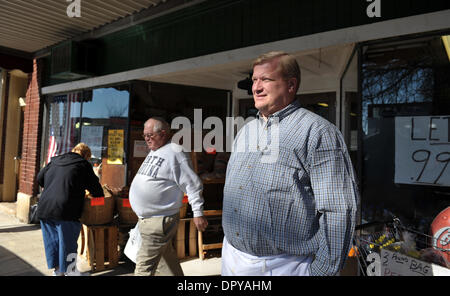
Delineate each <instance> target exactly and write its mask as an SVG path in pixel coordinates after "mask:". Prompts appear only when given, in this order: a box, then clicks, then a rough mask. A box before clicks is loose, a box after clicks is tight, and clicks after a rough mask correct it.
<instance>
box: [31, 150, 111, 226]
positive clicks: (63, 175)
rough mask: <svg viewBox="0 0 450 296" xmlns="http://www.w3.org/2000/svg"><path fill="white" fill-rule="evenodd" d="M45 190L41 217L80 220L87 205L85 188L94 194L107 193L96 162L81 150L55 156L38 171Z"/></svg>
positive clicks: (38, 177) (38, 178)
mask: <svg viewBox="0 0 450 296" xmlns="http://www.w3.org/2000/svg"><path fill="white" fill-rule="evenodd" d="M37 181H38V183H39V185H40V186H42V187H44V191H43V192H42V194H41V197H40V198H39V204H38V210H37V216H38V218H39V219H43V220H45V219H54V220H59V221H61V220H62V221H78V220H79V219H80V217H81V213H82V211H83V205H84V196H85V191H84V190H85V189H87V190H89V192H90V193H91V194H92V196H94V197H101V196H104V194H103V189H102V186H101V185H100V183H99V181H98V177H97V176H96V175H95V174H94V170H93V169H92V165H91V164H90V163H89V162H88V161H87V160H85V159H84V158H82V157H81V156H80V155H79V154H77V153H73V152H69V153H66V154H63V155H59V156H55V157H53V158H52V160H51V161H50V162H49V163H48V164H47V166H45V167H44V168H43V169H42V170H41V171H40V172H39V174H38V176H37Z"/></svg>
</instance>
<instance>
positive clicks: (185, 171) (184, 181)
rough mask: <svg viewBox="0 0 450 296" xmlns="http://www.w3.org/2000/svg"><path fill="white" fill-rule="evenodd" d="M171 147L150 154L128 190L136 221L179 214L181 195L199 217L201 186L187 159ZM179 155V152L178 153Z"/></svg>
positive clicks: (179, 147)
mask: <svg viewBox="0 0 450 296" xmlns="http://www.w3.org/2000/svg"><path fill="white" fill-rule="evenodd" d="M181 149H182V147H181V146H180V145H177V144H175V143H170V142H169V143H167V144H166V145H164V146H162V147H160V148H159V149H157V150H156V151H150V152H149V154H148V155H147V157H146V158H145V160H144V162H143V163H142V165H141V167H140V168H139V171H138V172H137V174H136V176H135V177H134V179H133V182H132V183H131V187H130V194H129V198H130V204H131V208H132V209H133V211H134V212H135V213H136V215H137V216H138V217H140V218H149V217H154V216H171V215H174V214H176V213H178V212H179V211H180V208H181V205H182V200H183V193H186V194H187V196H188V201H189V204H190V205H191V208H192V212H193V214H194V217H200V216H203V203H204V200H203V197H202V191H203V183H202V181H201V179H200V178H199V177H198V176H197V174H196V173H195V172H194V171H193V169H192V165H191V159H190V157H189V155H188V154H187V153H185V152H182V151H181ZM178 151H180V152H178Z"/></svg>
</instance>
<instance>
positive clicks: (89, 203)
mask: <svg viewBox="0 0 450 296" xmlns="http://www.w3.org/2000/svg"><path fill="white" fill-rule="evenodd" d="M103 192H104V194H105V196H104V197H98V198H95V197H92V196H91V195H90V194H88V195H86V197H85V199H84V207H83V213H82V215H81V219H80V221H81V223H83V224H86V225H102V224H107V223H110V222H112V220H113V218H114V198H113V197H112V195H111V193H110V192H109V191H108V190H106V189H105V188H103Z"/></svg>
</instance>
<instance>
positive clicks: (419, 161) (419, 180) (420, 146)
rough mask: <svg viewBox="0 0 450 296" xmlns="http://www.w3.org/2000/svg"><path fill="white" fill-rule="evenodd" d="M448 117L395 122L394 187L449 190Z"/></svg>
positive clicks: (400, 118)
mask: <svg viewBox="0 0 450 296" xmlns="http://www.w3.org/2000/svg"><path fill="white" fill-rule="evenodd" d="M449 126H450V116H415V117H396V118H395V183H399V184H416V185H431V186H450V168H448V163H449V162H450V128H449Z"/></svg>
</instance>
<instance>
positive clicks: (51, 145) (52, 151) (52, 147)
mask: <svg viewBox="0 0 450 296" xmlns="http://www.w3.org/2000/svg"><path fill="white" fill-rule="evenodd" d="M57 148H58V144H57V143H56V138H55V133H54V131H53V128H52V129H51V132H50V139H49V141H48V151H47V164H48V163H49V162H50V161H51V159H52V157H53V156H55V155H56V151H57V150H58V149H57Z"/></svg>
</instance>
